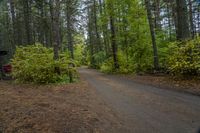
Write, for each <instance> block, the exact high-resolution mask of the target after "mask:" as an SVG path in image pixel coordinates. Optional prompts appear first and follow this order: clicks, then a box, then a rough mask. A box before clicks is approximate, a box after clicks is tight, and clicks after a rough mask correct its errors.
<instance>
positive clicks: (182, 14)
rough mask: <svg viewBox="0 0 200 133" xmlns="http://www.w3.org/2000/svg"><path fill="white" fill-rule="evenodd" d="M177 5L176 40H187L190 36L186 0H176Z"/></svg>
mask: <svg viewBox="0 0 200 133" xmlns="http://www.w3.org/2000/svg"><path fill="white" fill-rule="evenodd" d="M176 5H177V9H176V10H177V23H178V24H177V26H178V27H177V40H180V41H182V40H187V39H189V38H190V30H189V23H188V12H187V5H186V0H176Z"/></svg>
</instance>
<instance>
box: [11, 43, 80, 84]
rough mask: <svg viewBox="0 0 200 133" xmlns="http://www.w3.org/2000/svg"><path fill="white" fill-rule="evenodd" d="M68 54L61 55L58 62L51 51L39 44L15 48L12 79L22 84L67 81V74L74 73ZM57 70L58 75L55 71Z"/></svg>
mask: <svg viewBox="0 0 200 133" xmlns="http://www.w3.org/2000/svg"><path fill="white" fill-rule="evenodd" d="M69 64H73V62H72V61H70V60H69V56H68V54H61V55H60V58H59V60H57V61H55V60H54V59H53V50H52V49H49V48H46V47H43V46H42V45H40V44H37V45H31V46H26V47H22V46H20V47H17V49H16V53H15V55H14V58H13V59H12V66H13V72H12V75H13V77H14V78H15V79H16V80H17V81H19V82H22V83H29V82H31V83H44V84H46V83H56V82H62V80H63V79H64V77H65V80H66V79H68V77H69V76H68V75H69V73H70V72H71V73H74V74H75V73H76V70H75V68H69ZM55 68H59V70H60V74H59V73H57V72H56V71H55Z"/></svg>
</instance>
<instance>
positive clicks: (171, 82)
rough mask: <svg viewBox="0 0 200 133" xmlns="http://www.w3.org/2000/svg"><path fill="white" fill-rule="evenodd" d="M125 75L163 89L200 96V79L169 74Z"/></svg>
mask: <svg viewBox="0 0 200 133" xmlns="http://www.w3.org/2000/svg"><path fill="white" fill-rule="evenodd" d="M124 77H127V78H128V79H131V80H133V81H135V82H138V83H141V84H147V85H152V86H155V87H159V88H162V89H169V90H174V91H178V92H184V93H190V94H193V95H197V96H200V80H199V79H178V78H173V77H171V76H169V75H143V76H139V75H132V76H131V75H129V76H124Z"/></svg>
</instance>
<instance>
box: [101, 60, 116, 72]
mask: <svg viewBox="0 0 200 133" xmlns="http://www.w3.org/2000/svg"><path fill="white" fill-rule="evenodd" d="M113 64H114V63H113V59H112V58H108V59H107V60H106V61H104V62H103V63H102V65H101V67H100V70H101V71H102V72H104V73H113V72H114V66H113Z"/></svg>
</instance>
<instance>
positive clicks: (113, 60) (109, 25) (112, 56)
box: [0, 0, 200, 73]
mask: <svg viewBox="0 0 200 133" xmlns="http://www.w3.org/2000/svg"><path fill="white" fill-rule="evenodd" d="M199 10H200V6H199V2H198V1H197V0H175V1H174V0H123V1H122V0H1V1H0V14H1V15H0V46H1V48H6V49H9V51H11V55H12V54H14V52H15V48H16V46H18V45H24V46H26V45H31V44H35V43H36V42H39V43H41V44H43V45H44V46H45V47H53V49H54V59H55V60H57V59H58V58H59V51H65V50H67V51H69V54H70V57H71V58H72V59H74V58H75V57H74V51H75V44H77V43H79V41H80V40H85V42H84V49H81V50H80V49H79V51H80V52H81V54H82V55H84V57H83V59H79V60H85V61H84V63H85V64H87V65H90V66H91V67H93V68H100V69H102V70H105V71H118V70H119V71H121V72H125V73H130V72H141V71H149V70H156V71H160V70H167V69H168V68H170V67H172V66H170V65H169V64H170V63H168V62H170V60H172V58H173V57H170V56H177V55H176V54H178V53H180V49H181V48H182V47H184V48H185V49H187V50H189V55H188V56H190V57H191V59H192V58H193V57H192V55H193V54H192V53H193V50H192V49H190V48H189V47H190V46H187V44H189V43H190V42H188V41H190V40H193V39H196V38H197V37H198V35H199V31H200V12H199ZM77 38H79V39H77ZM80 38H81V39H80ZM181 42H184V43H182V44H180V43H181ZM193 44H194V43H193ZM173 49H174V50H173ZM187 50H186V51H187ZM196 50H197V51H199V49H198V47H197V46H196V44H195V50H194V51H196ZM172 51H176V52H172ZM177 51H179V52H177ZM171 52H172V53H171ZM170 53H171V54H170ZM195 54H196V52H195ZM197 54H198V53H197ZM79 55H80V54H79ZM183 55H187V52H186V53H183ZM79 58H80V57H79ZM186 58H188V57H186ZM173 59H174V61H175V62H178V61H179V60H181V59H177V58H173ZM182 60H183V59H182ZM186 62H189V63H190V64H192V60H189V61H188V59H186ZM195 63H196V62H195ZM176 65H177V64H175V65H174V66H176ZM179 66H180V65H179ZM197 68H198V67H197ZM197 68H196V69H197ZM192 69H193V68H192ZM198 69H199V68H198Z"/></svg>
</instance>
